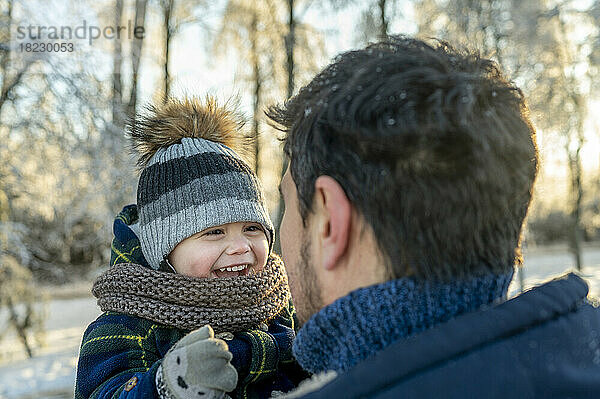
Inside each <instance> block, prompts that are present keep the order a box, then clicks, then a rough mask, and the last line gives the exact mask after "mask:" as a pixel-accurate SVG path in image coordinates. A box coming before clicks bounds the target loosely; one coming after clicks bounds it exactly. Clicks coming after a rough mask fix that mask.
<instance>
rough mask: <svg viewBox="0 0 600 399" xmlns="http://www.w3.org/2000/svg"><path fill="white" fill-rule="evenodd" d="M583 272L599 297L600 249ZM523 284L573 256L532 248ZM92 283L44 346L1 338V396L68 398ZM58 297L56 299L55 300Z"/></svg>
mask: <svg viewBox="0 0 600 399" xmlns="http://www.w3.org/2000/svg"><path fill="white" fill-rule="evenodd" d="M583 258H584V269H583V273H582V275H583V276H584V278H586V280H587V281H588V283H589V284H590V294H591V295H592V296H596V297H599V296H600V247H598V246H596V247H593V246H592V247H587V248H585V249H584V252H583ZM525 265H526V266H525V269H524V274H523V277H524V279H523V281H524V283H525V284H524V288H525V289H528V288H530V287H532V286H534V285H536V284H539V283H540V282H542V281H545V280H547V279H548V278H551V277H553V276H557V275H560V274H563V273H564V272H565V271H567V270H570V269H572V268H573V260H572V257H571V256H570V255H569V253H568V252H567V251H566V249H565V248H564V247H562V246H556V247H545V248H537V249H531V250H528V251H526V252H525ZM519 281H520V280H519V276H515V278H514V279H513V283H512V284H511V287H510V289H509V293H510V295H511V296H514V295H516V294H518V292H519V291H520V283H519ZM90 285H91V284H84V285H83V286H81V285H80V286H78V287H71V291H70V293H69V292H68V289H67V290H65V288H62V289H61V290H60V291H58V292H57V293H56V295H55V298H54V299H51V300H50V301H49V302H48V305H47V306H48V308H47V311H48V319H47V321H46V328H47V332H46V337H45V346H44V347H43V348H39V349H37V351H36V354H35V356H34V358H32V359H27V358H26V356H25V353H24V351H23V348H22V346H21V344H20V343H19V341H18V340H17V338H16V337H15V336H7V337H4V338H3V339H2V341H0V399H9V398H10V399H17V398H19V399H26V398H31V399H34V398H35V399H50V398H72V397H73V385H74V381H75V367H76V363H77V355H78V349H79V344H80V341H81V337H82V334H83V331H84V330H85V327H86V326H87V325H88V323H90V322H91V321H92V320H94V319H95V318H96V317H97V316H98V314H99V309H98V308H97V306H96V301H95V299H94V298H92V297H91V295H90V294H89V293H88V292H89V289H90ZM56 297H58V298H56Z"/></svg>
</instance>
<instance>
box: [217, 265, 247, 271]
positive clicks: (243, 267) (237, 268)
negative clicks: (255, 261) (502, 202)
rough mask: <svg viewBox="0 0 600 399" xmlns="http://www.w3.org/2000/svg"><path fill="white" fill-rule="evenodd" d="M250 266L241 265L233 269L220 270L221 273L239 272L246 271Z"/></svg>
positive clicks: (224, 268)
mask: <svg viewBox="0 0 600 399" xmlns="http://www.w3.org/2000/svg"><path fill="white" fill-rule="evenodd" d="M249 266H250V265H248V264H245V265H239V266H232V267H223V268H221V269H219V271H221V272H223V271H228V272H239V271H240V270H244V269H245V268H247V267H249Z"/></svg>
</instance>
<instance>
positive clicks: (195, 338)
mask: <svg viewBox="0 0 600 399" xmlns="http://www.w3.org/2000/svg"><path fill="white" fill-rule="evenodd" d="M232 357H233V356H232V354H231V352H229V348H228V346H227V344H226V343H225V341H223V340H221V339H218V338H215V335H214V332H213V329H212V328H211V327H210V326H209V325H206V326H204V327H202V328H200V329H199V330H195V331H192V332H191V333H189V334H188V335H186V336H185V337H183V338H182V339H181V340H180V341H179V342H177V343H176V344H175V346H173V348H172V349H171V350H169V352H167V354H166V355H165V357H164V359H163V361H162V365H161V367H160V368H159V369H158V371H157V373H156V388H157V390H158V393H159V394H160V396H161V397H163V398H177V399H187V398H205V399H209V398H210V399H212V398H217V399H218V398H223V397H226V395H225V392H231V391H233V390H234V389H235V386H236V385H237V379H238V375H237V371H236V370H235V368H234V367H233V366H232V365H231V359H232Z"/></svg>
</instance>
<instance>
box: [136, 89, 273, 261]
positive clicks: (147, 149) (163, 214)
mask: <svg viewBox="0 0 600 399" xmlns="http://www.w3.org/2000/svg"><path fill="white" fill-rule="evenodd" d="M242 126H243V119H242V118H241V117H240V115H239V114H238V113H236V112H234V111H232V110H230V109H228V108H227V107H226V106H225V107H221V106H219V105H218V104H217V102H216V101H215V100H214V99H213V98H210V97H207V98H206V100H205V102H204V103H203V102H202V101H200V100H198V99H195V98H191V99H185V100H174V99H170V100H169V101H167V103H166V104H164V105H155V106H149V107H147V113H146V115H142V116H140V117H139V118H137V119H136V120H135V121H133V122H132V123H130V126H129V136H130V138H131V139H132V142H133V147H134V149H135V150H136V151H137V152H138V154H139V160H138V166H139V167H140V169H141V175H140V179H139V183H138V189H137V205H138V212H139V220H140V234H139V235H140V237H139V238H140V243H141V247H142V252H143V254H144V257H145V258H146V260H147V261H148V263H149V264H150V266H151V267H152V268H153V269H159V266H160V263H161V262H162V261H163V259H165V258H166V256H167V255H168V254H169V253H170V252H171V251H172V250H173V249H174V248H175V246H177V244H179V243H180V242H181V241H183V240H184V239H186V238H188V237H190V236H191V235H193V234H196V233H198V232H199V231H202V230H204V229H207V228H209V227H212V226H219V225H222V224H225V223H234V222H255V223H259V224H261V225H262V227H263V229H264V231H265V234H266V236H267V240H268V242H269V252H270V249H271V248H272V246H273V238H274V230H273V224H272V223H271V219H270V217H269V214H268V212H267V208H266V206H265V202H264V195H263V192H262V188H261V186H260V183H259V181H258V179H257V176H256V174H255V173H254V172H253V171H252V169H251V168H250V167H249V166H248V164H247V163H246V162H244V160H243V159H242V156H240V154H241V155H244V154H246V153H247V147H248V144H249V143H248V139H247V137H244V136H243V134H242V131H241V128H242Z"/></svg>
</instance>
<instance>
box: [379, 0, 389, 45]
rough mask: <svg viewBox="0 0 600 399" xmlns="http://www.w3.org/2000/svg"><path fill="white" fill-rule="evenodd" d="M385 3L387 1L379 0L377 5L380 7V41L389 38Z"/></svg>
mask: <svg viewBox="0 0 600 399" xmlns="http://www.w3.org/2000/svg"><path fill="white" fill-rule="evenodd" d="M385 3H386V0H379V1H378V2H377V5H378V7H379V17H380V20H379V24H380V25H379V39H380V40H385V39H386V38H387V37H388V21H387V16H386V15H385Z"/></svg>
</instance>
